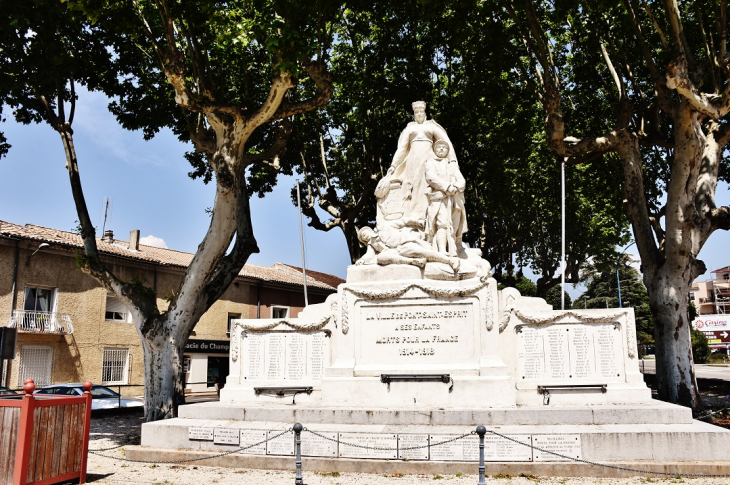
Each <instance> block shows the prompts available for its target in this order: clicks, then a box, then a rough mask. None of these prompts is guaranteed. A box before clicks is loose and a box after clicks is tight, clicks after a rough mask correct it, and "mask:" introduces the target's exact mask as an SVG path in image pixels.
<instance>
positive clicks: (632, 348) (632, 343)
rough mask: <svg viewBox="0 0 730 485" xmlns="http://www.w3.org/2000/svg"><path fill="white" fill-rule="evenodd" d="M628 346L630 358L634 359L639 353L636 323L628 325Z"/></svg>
mask: <svg viewBox="0 0 730 485" xmlns="http://www.w3.org/2000/svg"><path fill="white" fill-rule="evenodd" d="M626 348H627V352H628V354H629V358H630V359H633V358H635V357H636V355H637V350H636V328H635V326H634V325H626Z"/></svg>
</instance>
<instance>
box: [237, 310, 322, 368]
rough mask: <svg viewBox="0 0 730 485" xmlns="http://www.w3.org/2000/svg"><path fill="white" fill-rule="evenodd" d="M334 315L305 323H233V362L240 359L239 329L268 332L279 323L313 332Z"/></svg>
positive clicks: (283, 321)
mask: <svg viewBox="0 0 730 485" xmlns="http://www.w3.org/2000/svg"><path fill="white" fill-rule="evenodd" d="M331 318H332V317H331V316H330V315H327V316H325V317H322V318H321V319H319V320H317V321H315V322H303V323H297V322H296V321H289V320H277V321H275V322H272V323H268V324H266V325H244V324H243V323H241V322H236V323H235V324H233V328H232V329H231V334H233V335H235V338H232V339H231V360H232V361H233V362H236V361H237V360H238V341H239V340H240V338H239V332H238V329H239V328H240V329H241V330H245V331H249V332H254V333H255V332H267V331H269V330H272V329H274V328H276V327H277V326H279V325H286V326H287V327H289V328H291V329H292V330H300V331H303V332H311V331H314V330H320V329H321V328H323V327H324V326H325V325H327V323H328V322H329V321H330V319H331Z"/></svg>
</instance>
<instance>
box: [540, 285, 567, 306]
mask: <svg viewBox="0 0 730 485" xmlns="http://www.w3.org/2000/svg"><path fill="white" fill-rule="evenodd" d="M545 301H546V302H548V304H550V305H552V306H553V310H560V308H561V303H562V291H561V288H560V285H558V286H553V287H552V288H550V289H549V290H548V291H547V295H545ZM572 305H573V302H572V300H571V299H570V295H569V294H568V292H566V293H565V309H566V310H570V309H571V308H572Z"/></svg>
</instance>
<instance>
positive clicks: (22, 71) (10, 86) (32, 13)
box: [0, 0, 117, 156]
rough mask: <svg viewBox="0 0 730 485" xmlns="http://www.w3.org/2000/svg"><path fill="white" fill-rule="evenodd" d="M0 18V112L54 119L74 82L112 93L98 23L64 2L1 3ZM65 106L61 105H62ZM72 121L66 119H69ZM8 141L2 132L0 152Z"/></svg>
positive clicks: (71, 96)
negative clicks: (0, 59) (68, 6)
mask: <svg viewBox="0 0 730 485" xmlns="http://www.w3.org/2000/svg"><path fill="white" fill-rule="evenodd" d="M2 15H3V17H4V21H2V22H0V52H1V53H2V58H3V68H2V70H0V114H2V113H5V112H7V108H8V107H9V108H10V110H11V111H12V115H13V117H14V118H15V120H16V121H17V122H20V123H25V124H28V123H39V122H42V121H46V122H49V123H51V125H52V126H53V125H54V123H58V122H59V121H61V122H63V121H66V120H65V119H64V118H68V119H69V120H72V118H73V111H72V110H71V112H70V113H68V116H64V114H65V110H66V109H69V106H68V104H69V103H73V101H74V100H75V99H76V93H75V88H74V85H83V86H85V87H86V88H87V89H89V90H99V89H105V90H107V91H109V92H112V93H113V92H114V86H115V85H116V84H117V80H116V71H115V70H114V66H113V59H112V54H111V52H110V51H109V50H108V48H107V47H108V46H107V45H106V44H105V43H104V41H103V39H102V35H101V32H100V30H99V28H98V26H96V25H94V24H93V23H91V22H88V21H87V20H86V18H85V17H83V16H80V15H76V14H75V13H74V12H71V11H69V10H68V9H67V7H66V5H65V4H64V3H63V2H44V1H41V0H28V1H27V2H26V1H24V2H11V1H5V2H3V3H2ZM64 105H65V106H64ZM69 122H70V121H69ZM9 148H10V145H9V144H8V143H7V140H6V138H5V137H4V136H3V135H2V134H0V156H2V155H4V154H5V153H7V150H8V149H9Z"/></svg>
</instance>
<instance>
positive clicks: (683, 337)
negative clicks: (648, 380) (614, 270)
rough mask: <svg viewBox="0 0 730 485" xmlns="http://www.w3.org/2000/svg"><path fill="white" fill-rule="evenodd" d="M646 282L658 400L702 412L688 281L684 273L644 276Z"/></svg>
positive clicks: (663, 272)
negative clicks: (652, 332)
mask: <svg viewBox="0 0 730 485" xmlns="http://www.w3.org/2000/svg"><path fill="white" fill-rule="evenodd" d="M662 269H663V268H662ZM645 281H646V283H647V287H650V289H649V306H650V307H651V311H652V315H653V316H654V322H655V323H654V339H655V340H656V359H657V360H656V378H657V388H658V391H659V399H661V400H662V401H668V402H673V403H677V404H681V405H682V406H687V407H690V408H692V409H693V410H695V411H699V410H701V409H702V402H701V400H700V398H699V392H698V389H697V380H696V379H695V373H694V366H693V365H692V339H691V334H690V321H689V289H690V288H689V285H688V284H687V278H686V276H685V274H684V271H675V274H673V275H668V274H666V273H665V271H663V270H662V271H660V272H659V273H658V274H657V275H655V276H654V277H653V278H647V277H646V276H645Z"/></svg>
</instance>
